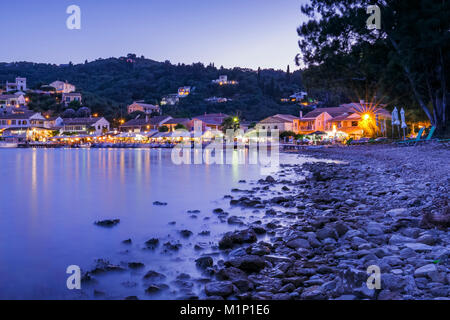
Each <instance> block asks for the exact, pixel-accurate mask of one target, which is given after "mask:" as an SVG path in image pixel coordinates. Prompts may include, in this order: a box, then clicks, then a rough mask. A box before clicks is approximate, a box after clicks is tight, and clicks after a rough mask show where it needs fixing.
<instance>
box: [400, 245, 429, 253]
mask: <svg viewBox="0 0 450 320" xmlns="http://www.w3.org/2000/svg"><path fill="white" fill-rule="evenodd" d="M405 247H407V248H410V249H412V250H414V251H416V252H426V251H431V250H432V249H433V247H432V246H429V245H426V244H423V243H405Z"/></svg>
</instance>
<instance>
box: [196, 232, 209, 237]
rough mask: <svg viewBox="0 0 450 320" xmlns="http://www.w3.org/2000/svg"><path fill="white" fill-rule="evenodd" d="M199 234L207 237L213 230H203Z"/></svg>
mask: <svg viewBox="0 0 450 320" xmlns="http://www.w3.org/2000/svg"><path fill="white" fill-rule="evenodd" d="M198 235H199V236H202V237H207V236H210V235H211V231H202V232H200V233H199V234H198Z"/></svg>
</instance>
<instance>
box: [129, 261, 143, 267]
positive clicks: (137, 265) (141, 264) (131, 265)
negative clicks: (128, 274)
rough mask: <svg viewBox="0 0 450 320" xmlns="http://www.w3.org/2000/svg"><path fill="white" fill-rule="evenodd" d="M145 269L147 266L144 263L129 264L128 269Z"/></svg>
mask: <svg viewBox="0 0 450 320" xmlns="http://www.w3.org/2000/svg"><path fill="white" fill-rule="evenodd" d="M143 267H145V265H144V264H143V263H142V262H129V263H128V268H130V269H141V268H143Z"/></svg>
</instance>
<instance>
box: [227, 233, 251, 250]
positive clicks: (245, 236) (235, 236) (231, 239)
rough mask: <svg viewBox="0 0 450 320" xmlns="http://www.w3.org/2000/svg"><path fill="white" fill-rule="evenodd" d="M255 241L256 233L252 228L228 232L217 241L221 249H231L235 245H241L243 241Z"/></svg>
mask: <svg viewBox="0 0 450 320" xmlns="http://www.w3.org/2000/svg"><path fill="white" fill-rule="evenodd" d="M256 241H257V237H256V233H255V231H253V230H252V229H246V230H241V231H235V232H228V233H226V234H225V235H224V236H223V238H222V239H221V240H220V241H219V248H220V249H222V250H224V249H231V248H233V247H234V246H235V245H242V244H244V243H253V242H256Z"/></svg>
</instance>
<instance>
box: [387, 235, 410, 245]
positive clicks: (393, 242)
mask: <svg viewBox="0 0 450 320" xmlns="http://www.w3.org/2000/svg"><path fill="white" fill-rule="evenodd" d="M407 242H410V243H411V242H414V239H412V238H408V237H404V236H401V235H398V234H394V235H393V236H392V237H391V238H390V239H389V244H391V245H396V244H403V243H407Z"/></svg>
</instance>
